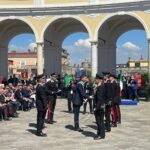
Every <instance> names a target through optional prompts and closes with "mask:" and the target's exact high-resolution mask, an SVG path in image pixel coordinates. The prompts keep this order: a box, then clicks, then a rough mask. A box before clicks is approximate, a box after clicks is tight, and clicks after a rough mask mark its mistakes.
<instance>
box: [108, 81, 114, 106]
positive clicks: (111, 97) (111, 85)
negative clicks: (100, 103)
mask: <svg viewBox="0 0 150 150" xmlns="http://www.w3.org/2000/svg"><path fill="white" fill-rule="evenodd" d="M115 88H116V84H115V83H114V82H113V83H111V81H110V80H108V81H107V82H106V83H105V89H106V90H105V99H106V104H108V103H109V102H111V103H112V102H113V100H114V96H115V90H116V89H115Z"/></svg>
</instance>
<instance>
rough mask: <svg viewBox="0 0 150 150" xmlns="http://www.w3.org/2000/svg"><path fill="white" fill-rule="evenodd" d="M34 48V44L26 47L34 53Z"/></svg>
mask: <svg viewBox="0 0 150 150" xmlns="http://www.w3.org/2000/svg"><path fill="white" fill-rule="evenodd" d="M36 46H37V44H36V43H30V44H29V46H28V49H30V50H31V51H34V50H35V47H36Z"/></svg>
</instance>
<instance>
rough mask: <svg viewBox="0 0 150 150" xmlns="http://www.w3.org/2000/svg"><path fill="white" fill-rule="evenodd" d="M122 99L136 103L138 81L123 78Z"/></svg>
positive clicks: (128, 77)
mask: <svg viewBox="0 0 150 150" xmlns="http://www.w3.org/2000/svg"><path fill="white" fill-rule="evenodd" d="M122 98H124V99H132V100H137V101H138V81H137V80H136V79H135V78H134V76H127V77H125V76H123V90H122Z"/></svg>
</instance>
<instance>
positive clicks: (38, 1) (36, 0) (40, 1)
mask: <svg viewBox="0 0 150 150" xmlns="http://www.w3.org/2000/svg"><path fill="white" fill-rule="evenodd" d="M43 4H44V0H34V5H36V6H41V5H43Z"/></svg>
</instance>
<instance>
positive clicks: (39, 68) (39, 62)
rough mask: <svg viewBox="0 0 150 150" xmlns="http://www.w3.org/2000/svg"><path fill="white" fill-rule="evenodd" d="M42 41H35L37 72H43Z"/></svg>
mask: <svg viewBox="0 0 150 150" xmlns="http://www.w3.org/2000/svg"><path fill="white" fill-rule="evenodd" d="M43 69H44V67H43V43H37V74H38V75H39V74H43Z"/></svg>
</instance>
